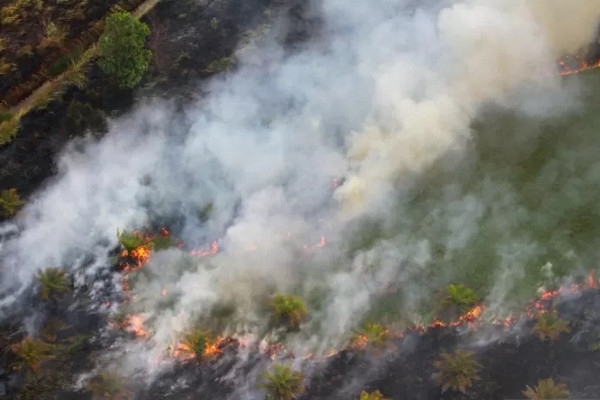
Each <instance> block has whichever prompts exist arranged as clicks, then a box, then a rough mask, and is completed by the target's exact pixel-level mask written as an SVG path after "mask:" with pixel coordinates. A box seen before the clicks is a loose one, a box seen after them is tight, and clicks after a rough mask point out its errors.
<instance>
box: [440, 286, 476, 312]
mask: <svg viewBox="0 0 600 400" xmlns="http://www.w3.org/2000/svg"><path fill="white" fill-rule="evenodd" d="M478 301H479V298H478V297H477V295H476V294H475V292H474V291H473V290H472V289H471V288H468V287H467V286H465V285H463V284H462V283H458V284H452V285H448V286H446V297H445V298H444V303H445V304H446V305H456V306H458V307H460V309H461V311H466V310H468V309H469V308H471V307H472V306H474V305H475V304H476V303H477V302H478Z"/></svg>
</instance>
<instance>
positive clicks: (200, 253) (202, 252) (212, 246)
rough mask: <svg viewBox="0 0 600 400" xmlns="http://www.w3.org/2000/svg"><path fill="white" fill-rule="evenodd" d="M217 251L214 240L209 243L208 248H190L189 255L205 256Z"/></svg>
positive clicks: (217, 247) (216, 244)
mask: <svg viewBox="0 0 600 400" xmlns="http://www.w3.org/2000/svg"><path fill="white" fill-rule="evenodd" d="M218 252H219V244H218V243H217V242H216V241H213V242H212V243H211V244H210V249H209V250H192V251H190V255H192V256H194V257H206V256H210V255H213V254H217V253H218Z"/></svg>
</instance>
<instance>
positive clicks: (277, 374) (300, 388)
mask: <svg viewBox="0 0 600 400" xmlns="http://www.w3.org/2000/svg"><path fill="white" fill-rule="evenodd" d="M261 376H262V378H263V380H262V381H261V382H260V383H259V384H258V386H259V388H262V389H265V390H266V391H267V400H292V399H294V398H295V397H296V396H297V395H299V394H301V393H303V392H304V385H303V384H302V381H303V380H304V375H303V374H302V372H300V371H294V370H292V368H291V367H290V366H289V365H285V364H275V365H273V370H272V372H263V373H262V375H261Z"/></svg>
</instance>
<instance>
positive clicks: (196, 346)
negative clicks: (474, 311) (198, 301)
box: [0, 0, 600, 400]
mask: <svg viewBox="0 0 600 400" xmlns="http://www.w3.org/2000/svg"><path fill="white" fill-rule="evenodd" d="M283 3H284V2H271V1H266V0H265V1H251V2H243V1H230V2H225V1H214V2H208V3H207V4H206V5H202V6H199V5H198V3H197V2H192V1H181V2H177V1H171V0H163V1H162V2H161V3H159V4H158V6H157V7H156V9H155V10H154V11H152V12H151V13H150V14H149V15H148V18H147V19H146V22H144V24H147V26H149V27H150V29H149V32H148V31H147V30H146V29H145V28H140V29H139V30H138V31H139V32H138V35H137V36H138V37H137V40H136V41H135V44H134V45H135V46H136V50H139V51H138V52H137V57H135V60H133V62H132V64H133V66H132V67H131V68H130V69H129V70H128V71H120V70H118V69H116V68H117V67H118V64H119V62H118V61H117V62H115V60H114V59H113V60H112V61H109V60H111V57H110V56H108V55H106V56H105V57H104V60H105V62H100V63H99V64H98V65H94V66H92V67H91V68H90V70H89V71H87V70H85V71H83V70H82V71H77V70H75V72H81V73H82V74H83V76H75V77H74V78H73V82H77V81H79V82H81V81H85V80H88V82H87V86H85V87H84V85H72V87H69V88H68V90H66V91H65V92H64V93H61V96H56V97H54V96H52V95H51V94H50V93H49V97H48V101H47V103H46V104H45V105H44V107H45V109H44V110H43V111H42V110H37V111H33V112H32V113H30V114H28V115H27V116H24V117H23V119H22V120H21V121H20V122H19V123H18V124H17V125H15V124H14V119H13V117H14V116H13V115H12V114H11V112H10V111H8V109H9V108H10V107H11V106H14V105H16V104H18V102H19V101H21V100H23V99H24V98H25V97H26V95H27V94H28V93H30V92H31V91H32V90H33V89H34V88H36V87H38V86H39V85H40V84H41V83H42V82H44V81H45V80H47V79H50V78H53V77H56V76H58V75H59V74H61V73H64V72H65V71H67V69H68V68H70V67H72V66H73V63H74V62H75V61H76V60H77V59H78V57H79V56H80V55H81V54H82V52H83V51H84V50H85V49H86V48H87V47H88V46H89V45H91V44H92V43H94V42H95V41H97V40H98V38H100V37H101V35H102V32H104V21H105V18H106V16H107V15H109V13H110V10H111V8H112V7H114V6H115V5H119V6H120V7H122V8H123V9H126V10H132V9H133V8H134V7H135V6H136V5H137V4H139V2H136V1H125V2H117V1H96V0H87V2H86V1H72V0H67V1H58V0H56V1H53V0H11V1H8V2H5V3H3V5H2V8H1V9H0V18H1V20H0V27H1V28H2V34H1V36H0V93H1V94H2V96H3V100H2V107H3V108H2V109H0V122H3V123H5V125H4V127H5V128H6V129H9V130H10V132H11V134H10V139H11V140H12V139H13V137H14V134H15V132H16V129H17V128H18V127H19V126H20V127H21V130H20V133H19V135H18V136H16V137H14V141H13V142H12V143H10V144H7V145H5V146H3V147H2V148H1V149H0V160H1V161H2V162H3V163H4V165H5V168H4V169H3V171H2V172H1V173H0V187H3V188H6V189H4V190H3V191H2V192H0V212H1V213H2V215H3V216H4V217H5V218H7V217H11V216H13V215H15V214H17V213H18V212H19V210H20V209H21V208H22V207H23V205H24V204H25V201H24V200H23V199H21V197H20V196H21V193H23V194H24V196H25V197H27V195H28V194H30V193H31V192H32V191H33V190H34V188H35V187H36V186H37V185H39V184H40V183H41V182H43V181H44V180H45V179H46V178H47V177H48V176H50V175H51V174H52V173H53V172H54V171H55V165H54V154H55V153H56V152H57V151H58V149H60V148H61V147H62V145H63V144H64V143H65V142H66V141H67V140H68V139H70V138H73V137H75V136H81V135H83V134H85V133H86V132H92V133H93V134H94V135H96V136H98V137H100V136H102V134H103V132H105V130H106V126H107V121H106V117H107V116H108V115H119V114H121V113H123V112H125V111H127V110H128V109H129V108H130V107H131V105H132V104H133V93H134V92H133V87H136V86H137V87H138V88H140V90H141V91H143V92H144V93H146V94H153V95H157V96H162V95H167V94H172V93H173V92H181V93H183V94H180V95H179V99H180V100H181V102H182V103H185V101H187V100H188V99H189V98H191V97H192V93H190V92H189V89H185V87H186V85H187V84H188V83H189V82H193V81H195V80H196V79H201V78H206V77H209V76H211V75H212V74H216V73H228V72H230V71H232V70H234V69H235V68H236V58H235V55H234V50H235V47H236V45H237V43H238V40H239V39H241V40H243V41H246V42H249V41H252V40H257V38H259V37H260V36H261V35H264V34H266V33H268V31H269V29H270V25H269V24H270V16H271V13H272V12H273V8H274V7H276V6H281V5H282V4H283ZM298 8H300V9H301V6H297V5H296V6H294V7H291V10H292V11H291V12H292V13H293V14H297V13H299V11H298ZM257 10H258V11H257ZM121 15H122V14H121ZM124 18H125V17H124ZM128 21H129V22H131V21H130V20H128ZM304 23H306V24H310V23H311V22H310V21H301V23H299V24H300V25H302V24H304ZM138 27H139V25H138ZM148 33H150V36H149V38H148V40H146V35H147V34H148ZM304 34H305V32H304V31H303V30H302V29H299V30H298V31H297V32H291V33H290V35H288V37H286V39H285V40H286V41H287V44H288V45H290V46H293V45H294V44H295V43H297V42H299V38H302V36H303V35H304ZM190 37H191V38H192V39H193V40H190ZM177 38H186V40H182V39H179V40H178V39H177ZM200 38H202V40H200ZM190 43H193V45H191V44H190ZM113 44H114V43H113ZM142 44H144V46H147V47H148V48H149V49H150V50H151V51H152V53H153V59H152V60H150V58H149V53H148V52H147V51H145V50H146V47H144V46H142ZM126 45H127V46H133V44H126ZM109 47H110V46H109ZM109 53H110V52H109ZM115 69H116V72H115ZM211 211H212V204H210V205H207V206H206V207H205V209H203V210H202V211H201V214H202V215H201V218H200V219H201V220H202V219H204V220H205V219H208V218H209V216H210V213H211ZM117 236H118V242H119V248H118V249H115V252H114V254H115V263H114V265H113V266H111V271H108V272H107V271H100V272H97V274H98V276H97V277H94V278H96V279H97V281H102V280H105V281H109V279H111V276H112V275H110V272H115V271H118V272H122V271H123V270H125V269H127V267H130V266H136V267H137V266H139V265H140V264H142V263H143V262H145V260H147V258H145V257H146V255H147V252H150V251H158V250H162V249H166V248H169V247H172V246H175V245H176V242H175V241H174V240H173V239H172V238H171V236H170V234H163V232H159V233H156V234H153V235H146V234H143V233H140V232H137V231H119V232H118V234H117ZM130 269H132V268H130ZM74 281H75V280H74V276H73V275H72V274H70V273H69V272H68V271H67V270H65V269H62V268H57V267H50V268H46V269H43V270H40V272H39V273H38V274H37V275H36V282H35V289H33V288H32V290H31V293H29V294H28V295H30V297H31V302H32V304H34V306H32V308H31V309H27V310H25V311H26V312H29V313H31V314H32V315H33V314H35V315H36V319H34V322H35V325H37V327H36V329H35V330H36V331H37V332H38V334H37V335H36V336H29V333H28V332H27V331H28V328H27V327H26V326H24V324H23V323H21V322H20V323H15V322H14V320H11V321H9V322H6V323H5V324H4V325H1V326H0V394H1V395H2V396H4V393H3V392H6V398H8V399H11V400H12V399H38V400H39V399H42V400H43V399H79V398H83V399H129V398H134V397H135V398H136V399H137V398H140V399H150V400H153V399H157V400H158V399H180V398H226V397H227V396H230V395H233V393H234V391H235V388H234V387H233V386H232V384H231V382H230V381H228V380H227V379H226V378H224V377H227V376H231V374H233V373H234V372H235V373H237V374H240V376H241V377H242V378H244V379H245V380H246V381H247V382H251V383H252V385H254V384H256V385H255V386H256V388H257V389H259V390H262V391H263V392H264V394H265V397H266V398H267V399H268V400H292V399H298V400H303V399H306V400H308V399H311V400H312V399H334V400H335V399H340V400H341V399H348V398H353V399H359V400H391V399H395V400H402V399H427V400H437V399H465V398H471V399H502V398H507V397H511V398H515V397H522V396H525V397H527V398H529V399H561V398H567V397H568V396H569V395H570V394H571V395H572V396H578V397H581V398H585V397H592V396H598V395H599V394H600V386H598V385H597V376H598V374H600V366H599V365H600V351H598V349H599V348H600V346H599V345H598V343H599V342H600V338H599V337H598V336H597V334H595V332H597V331H598V330H599V329H600V314H599V312H598V310H600V293H599V292H598V290H597V289H590V290H587V291H585V292H583V293H581V294H580V295H579V296H577V297H573V298H570V299H566V300H560V301H559V300H557V301H556V302H555V304H554V303H553V304H550V305H549V307H550V306H553V308H548V310H547V311H545V312H540V313H538V314H537V315H535V316H534V317H532V318H524V319H523V320H522V321H520V325H519V326H518V329H517V328H514V327H509V328H507V327H506V326H505V325H503V324H501V323H491V324H488V325H485V324H481V326H476V327H471V326H468V324H466V323H462V324H460V325H454V326H448V325H441V326H433V327H429V328H427V329H408V330H405V331H402V332H401V334H400V333H398V332H397V331H396V332H394V331H393V329H392V328H389V327H387V326H386V325H384V324H383V322H382V323H377V322H370V323H367V324H365V325H363V326H361V327H357V329H356V330H355V332H354V334H353V335H352V334H351V333H349V334H350V335H351V337H350V338H349V343H348V346H346V347H344V348H341V349H338V351H337V352H336V353H334V354H330V355H328V357H321V358H318V357H315V358H314V360H313V359H311V358H308V359H307V360H306V361H303V362H305V363H306V364H305V365H308V367H307V371H311V373H307V374H305V373H303V372H302V371H301V370H300V369H296V368H295V365H294V367H292V364H290V359H294V355H293V354H292V355H290V354H286V355H285V356H280V353H283V352H278V351H277V350H278V349H279V348H278V347H276V346H274V348H275V350H273V351H271V352H269V353H266V352H263V353H261V352H260V351H259V349H256V348H251V349H243V351H244V352H245V353H244V354H245V357H247V358H246V360H247V364H245V365H244V366H240V365H239V363H237V362H236V361H235V360H234V361H232V359H234V358H235V356H236V355H238V354H239V353H241V352H242V348H241V346H240V344H239V343H238V342H237V341H236V340H235V339H233V338H225V339H224V338H222V337H219V335H218V334H216V333H215V332H213V331H211V330H210V329H207V328H206V327H205V326H204V325H202V324H201V325H200V326H199V327H196V328H192V329H190V330H188V331H186V332H185V333H184V334H183V335H182V337H181V341H180V343H178V344H179V346H178V347H176V348H173V349H171V350H172V355H173V357H174V359H175V361H174V366H173V369H172V370H169V371H167V372H163V373H162V374H161V375H160V376H158V377H157V379H156V380H155V381H154V382H153V383H152V384H150V385H149V387H144V386H142V385H139V384H137V383H136V382H135V379H134V378H129V377H123V376H121V375H119V374H117V373H115V372H112V371H106V370H98V368H97V367H98V364H97V360H98V358H99V357H98V356H99V354H100V351H102V350H105V349H107V348H110V346H111V345H113V344H114V343H115V342H117V341H118V340H131V339H132V338H131V333H125V332H124V331H125V330H126V329H127V327H128V324H130V322H131V321H130V320H129V319H130V318H129V316H128V315H127V314H126V313H122V314H119V313H118V312H117V313H114V314H112V317H108V316H107V315H108V313H107V312H105V310H104V309H102V307H110V302H111V301H112V300H114V299H113V298H111V297H110V296H108V297H109V298H108V300H107V301H106V303H108V304H96V303H92V302H91V300H90V297H91V295H90V293H91V291H92V290H97V289H98V288H94V287H93V282H92V283H90V282H86V283H84V284H80V285H79V286H78V287H77V288H74V285H73V282H74ZM75 289H76V290H75ZM442 292H443V295H442V300H441V301H440V304H441V308H443V309H444V310H443V311H444V312H446V311H447V312H448V318H449V319H455V318H456V317H457V316H458V315H459V314H462V313H465V312H467V311H468V310H470V309H471V308H472V307H473V306H475V305H477V304H478V302H479V301H480V299H479V297H478V295H477V294H476V293H475V291H474V290H473V289H471V288H469V287H467V286H466V285H463V284H451V285H448V286H447V287H445V288H444V287H442ZM127 300H129V299H127ZM550 302H552V301H550ZM309 304H311V303H309ZM267 308H268V313H269V315H270V321H271V328H273V330H284V331H286V332H290V333H298V334H302V333H304V332H302V329H303V324H304V323H306V322H307V321H309V319H310V318H309V317H310V314H309V311H310V312H312V310H309V308H308V307H307V305H306V303H305V300H304V299H303V298H301V297H299V296H295V295H289V294H274V295H273V296H272V297H271V299H270V301H269V302H268V304H267ZM91 309H93V310H103V311H102V312H100V311H98V312H97V313H96V312H90V311H89V310H91ZM40 310H41V311H40ZM111 322H114V323H115V326H116V328H115V329H109V330H108V331H104V329H105V328H106V326H109V325H110V324H111ZM98 332H101V334H98ZM480 335H481V336H480ZM481 337H484V338H489V337H491V338H497V337H502V340H490V342H489V344H488V345H487V346H483V347H478V348H471V347H469V343H471V342H476V341H477V340H478V339H480V338H481ZM133 340H135V338H134V339H133ZM364 349H375V350H376V351H364ZM178 357H179V358H178ZM282 358H285V359H284V360H282ZM272 359H276V362H275V363H273V362H272ZM191 361H193V362H191ZM256 368H260V369H261V370H262V371H263V372H262V374H260V375H259V376H258V377H257V376H255V375H254V374H253V372H252V371H254V370H255V369H256ZM92 370H93V371H95V373H94V375H93V376H89V377H88V378H87V379H88V380H87V382H85V383H84V384H78V385H77V384H76V383H77V382H75V378H76V377H79V376H81V375H83V374H85V373H87V372H89V371H92ZM349 380H352V381H353V382H355V383H356V384H355V385H353V386H352V387H351V388H350V389H348V388H345V386H344V384H346V383H348V381H349ZM182 382H184V383H185V384H181V383H182ZM563 382H564V383H563ZM79 383H81V382H79ZM249 385H250V384H249ZM383 393H385V396H384V394H383Z"/></svg>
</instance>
